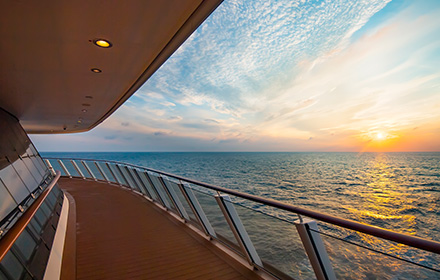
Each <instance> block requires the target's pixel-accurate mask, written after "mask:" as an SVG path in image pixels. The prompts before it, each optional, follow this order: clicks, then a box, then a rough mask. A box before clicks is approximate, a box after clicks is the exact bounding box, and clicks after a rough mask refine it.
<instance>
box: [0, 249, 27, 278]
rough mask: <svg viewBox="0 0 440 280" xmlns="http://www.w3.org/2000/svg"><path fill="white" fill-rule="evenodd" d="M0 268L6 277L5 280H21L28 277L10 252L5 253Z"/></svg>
mask: <svg viewBox="0 0 440 280" xmlns="http://www.w3.org/2000/svg"><path fill="white" fill-rule="evenodd" d="M0 266H1V270H2V271H4V273H5V274H7V275H8V278H6V279H23V278H28V277H29V274H28V273H27V272H26V270H25V268H24V266H23V265H22V264H21V263H20V261H19V260H18V258H17V257H16V256H15V255H14V254H13V253H12V251H9V252H7V253H6V255H5V257H4V258H3V260H2V262H1V263H0Z"/></svg>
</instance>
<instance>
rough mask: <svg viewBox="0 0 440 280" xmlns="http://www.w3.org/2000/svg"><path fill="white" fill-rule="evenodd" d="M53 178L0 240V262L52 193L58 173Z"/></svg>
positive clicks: (59, 174) (58, 176)
mask: <svg viewBox="0 0 440 280" xmlns="http://www.w3.org/2000/svg"><path fill="white" fill-rule="evenodd" d="M54 175H55V177H54V178H53V179H52V181H51V182H50V183H49V185H48V186H47V187H46V189H44V191H43V192H42V193H41V194H40V196H39V197H38V198H37V199H36V200H35V201H34V202H33V203H32V205H31V206H29V208H27V209H26V211H25V212H24V213H23V215H21V216H20V218H18V220H17V222H15V224H14V225H13V226H12V227H11V229H9V230H8V232H7V233H6V234H5V235H4V236H3V237H2V239H0V262H1V261H2V260H3V258H4V257H5V255H6V253H7V252H8V251H9V249H11V247H12V245H13V244H14V243H15V241H16V240H17V238H18V237H19V236H20V234H21V233H22V232H23V231H24V229H25V228H26V227H27V225H28V224H29V223H30V221H31V220H32V218H33V217H34V215H35V213H37V211H38V209H39V208H40V206H41V204H43V202H44V200H45V199H46V197H47V196H48V195H49V193H50V192H51V191H52V188H53V187H54V186H55V184H56V183H57V181H58V179H59V178H60V176H61V173H60V172H59V171H57V172H55V173H54Z"/></svg>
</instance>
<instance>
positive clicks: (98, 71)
mask: <svg viewBox="0 0 440 280" xmlns="http://www.w3.org/2000/svg"><path fill="white" fill-rule="evenodd" d="M90 70H92V72H93V73H101V72H102V70H101V69H99V68H92V69H90Z"/></svg>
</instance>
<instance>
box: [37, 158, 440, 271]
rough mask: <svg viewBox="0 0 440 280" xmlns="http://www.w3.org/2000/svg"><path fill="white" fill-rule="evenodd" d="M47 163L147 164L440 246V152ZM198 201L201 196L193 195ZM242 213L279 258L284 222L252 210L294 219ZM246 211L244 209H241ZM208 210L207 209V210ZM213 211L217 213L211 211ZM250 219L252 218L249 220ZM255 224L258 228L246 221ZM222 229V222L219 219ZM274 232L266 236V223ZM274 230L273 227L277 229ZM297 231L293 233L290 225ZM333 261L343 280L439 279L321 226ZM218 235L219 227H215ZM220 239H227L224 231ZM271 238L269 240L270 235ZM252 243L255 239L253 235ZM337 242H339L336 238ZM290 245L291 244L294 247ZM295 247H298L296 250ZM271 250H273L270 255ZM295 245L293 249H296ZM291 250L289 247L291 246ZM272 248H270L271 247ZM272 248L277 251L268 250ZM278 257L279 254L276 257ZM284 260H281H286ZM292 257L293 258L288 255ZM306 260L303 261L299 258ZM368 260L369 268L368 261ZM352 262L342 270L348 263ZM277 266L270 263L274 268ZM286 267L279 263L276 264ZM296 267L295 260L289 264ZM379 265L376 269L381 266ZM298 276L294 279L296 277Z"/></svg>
mask: <svg viewBox="0 0 440 280" xmlns="http://www.w3.org/2000/svg"><path fill="white" fill-rule="evenodd" d="M42 155H43V156H47V157H73V158H85V159H106V160H114V161H121V162H127V163H132V164H135V165H139V166H145V167H149V168H153V169H157V170H161V171H165V172H169V173H173V174H176V175H180V176H183V177H187V178H191V179H196V180H199V181H202V182H206V183H210V184H214V185H218V186H222V187H226V188H230V189H235V190H239V191H242V192H246V193H251V194H255V195H259V196H262V197H268V198H272V199H276V200H279V201H283V202H287V203H290V204H293V205H296V206H302V207H305V208H309V209H313V210H316V211H321V212H324V213H328V214H332V215H336V216H339V217H343V218H348V219H352V220H356V221H360V222H364V223H368V224H371V225H375V226H379V227H384V228H387V229H391V230H394V231H397V232H402V233H407V234H411V235H416V236H419V237H423V238H427V239H431V240H435V241H440V231H439V224H440V153H362V154H358V153H236V152H233V153H144V152H143V153H42ZM198 195H199V196H200V197H201V198H202V199H206V200H209V199H211V198H208V197H206V198H203V195H202V194H198ZM235 202H237V203H241V205H243V206H244V207H240V206H238V211H239V214H240V212H242V220H244V221H243V222H244V223H245V226H246V227H247V228H248V231H249V229H251V230H250V231H252V232H255V233H250V235H252V234H255V236H256V237H255V239H258V241H257V242H256V243H257V244H256V247H259V248H261V249H259V248H257V251H258V250H261V251H263V255H264V254H267V256H269V257H268V258H272V257H270V256H275V255H277V249H276V248H277V246H274V244H275V243H277V242H280V248H279V250H281V249H282V247H283V244H284V243H285V242H292V241H290V240H283V238H287V237H286V235H287V232H289V235H294V234H295V233H290V229H291V228H292V227H291V226H290V224H289V225H287V224H286V223H284V221H283V220H279V222H275V220H274V219H270V218H267V217H264V216H263V215H260V214H258V215H259V218H258V217H254V216H255V215H257V214H255V213H252V211H250V210H249V208H250V209H254V210H259V211H262V212H265V213H267V214H270V215H273V216H275V217H278V218H281V219H284V220H286V221H292V220H293V219H294V218H295V217H292V216H291V215H286V213H284V212H282V211H277V210H276V209H269V208H267V207H264V206H261V205H257V204H251V203H247V202H245V201H241V200H239V199H236V200H235ZM245 207H248V208H245ZM210 211H211V210H208V212H210ZM212 211H214V210H212ZM253 215H254V216H253ZM257 220H258V221H259V222H258V223H255V222H249V221H257ZM263 220H264V221H263ZM217 222H218V225H216V226H217V227H219V228H221V227H222V225H221V224H220V223H221V222H219V221H217ZM270 223H274V225H273V227H274V228H276V232H274V233H272V235H273V236H272V237H270V236H269V237H263V235H266V233H263V232H262V231H261V228H263V229H264V230H266V229H267V226H268V224H270ZM275 224H277V225H275ZM293 229H294V227H293ZM216 230H217V229H216ZM320 230H322V232H324V233H326V234H330V235H332V236H334V237H337V238H339V239H336V238H333V237H327V236H325V235H323V239H324V242H325V244H326V246H327V250H328V251H329V252H328V253H329V255H330V258H331V259H332V262H335V263H338V264H339V265H338V266H337V268H336V269H335V270H336V274H337V275H338V278H341V279H433V278H436V279H440V274H439V273H437V272H432V271H430V270H427V269H425V268H419V267H415V266H413V265H410V264H408V263H405V262H402V261H398V260H395V259H393V258H391V257H386V256H383V255H381V254H376V253H374V252H372V251H368V250H366V249H362V248H360V247H357V246H354V245H350V244H349V243H346V242H344V241H348V242H353V243H356V244H361V245H363V246H366V247H369V248H373V249H375V250H380V251H385V252H387V253H390V254H393V255H396V256H399V257H402V258H405V259H410V260H412V261H415V262H418V263H421V264H423V265H427V266H430V267H434V268H435V269H440V267H439V265H438V263H439V262H440V258H439V257H438V256H436V255H433V254H428V253H424V252H420V250H419V251H418V250H411V249H409V248H407V247H406V246H402V245H398V244H393V243H391V242H385V241H383V240H380V239H377V238H371V237H369V236H366V235H363V234H359V233H355V232H350V231H348V230H343V229H340V228H336V227H333V226H331V225H325V224H320ZM220 231H221V229H220ZM223 234H224V235H228V234H230V233H228V232H224V233H223ZM269 235H270V234H269ZM251 237H252V236H251ZM340 239H341V240H342V241H341V240H340ZM292 246H293V245H292ZM295 246H297V245H295ZM267 247H270V248H271V249H268V248H267ZM293 247H294V246H293ZM293 247H292V248H293ZM274 248H275V249H274ZM271 250H275V251H274V252H271ZM281 255H283V254H281ZM282 258H286V256H285V255H283V256H282ZM292 258H295V256H292ZM302 258H304V256H302ZM365 258H367V261H368V265H367V264H366V263H365V262H366V260H365ZM348 261H349V262H350V264H346V265H345V263H347V262H348ZM277 262H278V261H277V260H275V261H274V264H275V265H278V263H277ZM281 262H283V260H281ZM292 262H293V261H292ZM295 262H296V263H298V265H297V267H295V268H292V264H291V263H287V264H285V265H286V268H285V269H284V271H286V272H287V273H289V272H290V271H294V270H297V271H299V272H295V273H296V274H295V273H293V272H292V273H293V274H294V275H293V276H295V277H297V278H303V279H308V278H309V277H312V276H311V275H310V273H309V272H310V271H309V270H307V269H305V270H304V271H302V270H301V267H309V265H308V264H305V263H304V262H306V261H304V260H302V259H301V260H299V259H298V260H295ZM379 264H380V265H379ZM298 273H299V274H298Z"/></svg>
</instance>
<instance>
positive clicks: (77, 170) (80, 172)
mask: <svg viewBox="0 0 440 280" xmlns="http://www.w3.org/2000/svg"><path fill="white" fill-rule="evenodd" d="M70 162H71V163H72V165H73V167H74V168H75V170H76V172H78V174H79V176H81V177H82V178H83V179H85V178H86V176H84V174H83V173H82V171H81V169H79V167H78V165H77V164H76V162H75V161H74V160H73V159H72V160H71V161H70Z"/></svg>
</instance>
